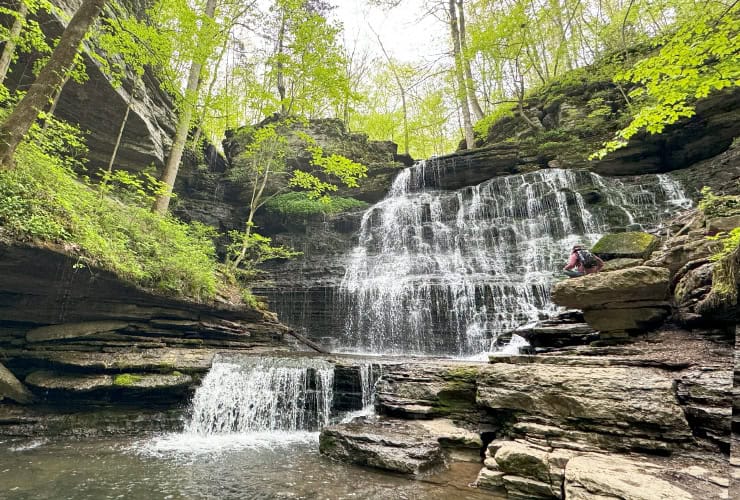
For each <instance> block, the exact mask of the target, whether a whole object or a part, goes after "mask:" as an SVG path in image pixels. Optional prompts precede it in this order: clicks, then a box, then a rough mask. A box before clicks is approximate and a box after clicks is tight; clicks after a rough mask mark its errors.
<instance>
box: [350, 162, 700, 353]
mask: <svg viewBox="0 0 740 500" xmlns="http://www.w3.org/2000/svg"><path fill="white" fill-rule="evenodd" d="M452 167H453V168H454V165H453V166H452ZM449 168H450V166H449V165H440V164H435V163H434V162H422V163H420V164H417V165H415V166H413V167H410V168H407V169H405V170H403V171H401V172H400V173H399V174H398V176H397V177H396V179H395V181H394V183H393V185H392V187H391V189H390V191H389V193H388V195H387V196H386V198H385V199H383V200H382V201H380V202H379V203H377V204H376V205H374V206H373V207H371V208H370V209H368V210H367V211H366V212H365V213H364V215H363V218H362V222H361V228H360V234H359V244H358V245H357V246H356V247H355V248H354V250H353V251H352V253H351V255H350V256H349V260H348V263H347V267H346V272H345V275H344V278H343V280H342V283H341V287H340V296H341V299H342V305H343V307H344V309H345V312H346V314H347V319H346V324H345V332H344V337H343V338H342V343H343V346H344V350H346V351H351V352H366V353H383V354H423V355H430V354H431V355H453V356H469V355H473V354H477V353H480V352H484V351H487V350H488V347H489V346H490V345H491V340H492V339H494V338H495V337H496V336H497V335H498V334H500V333H501V332H504V331H507V330H511V329H513V328H514V327H516V326H518V325H519V324H522V323H525V322H528V321H534V320H537V319H539V318H540V317H541V316H542V315H543V314H548V313H551V312H554V310H555V306H554V305H553V304H552V303H551V302H550V299H549V290H550V286H551V284H552V283H553V281H554V280H555V279H556V277H557V275H558V272H559V269H560V268H562V266H563V264H564V261H565V259H566V257H567V256H568V254H569V250H570V247H571V246H572V245H573V244H576V243H582V244H586V245H590V244H593V243H595V242H596V240H597V239H598V238H599V237H600V236H601V235H602V234H603V233H605V232H609V231H614V230H624V229H643V228H644V229H648V228H651V227H655V226H657V225H658V224H659V223H660V221H661V220H662V219H664V218H665V217H666V216H667V215H669V214H670V213H671V212H673V211H675V208H676V206H678V205H682V206H683V204H685V203H686V202H685V201H683V200H685V199H686V198H685V195H684V194H683V191H682V190H681V189H680V186H679V185H678V184H677V183H676V182H675V181H673V180H672V179H671V178H670V177H668V176H642V177H639V178H638V177H634V178H625V179H623V180H621V181H618V180H613V179H607V178H602V177H600V176H599V175H597V174H594V173H592V172H589V171H586V170H562V169H547V170H539V171H536V172H532V173H528V174H521V175H510V176H503V177H496V178H493V179H491V180H489V181H486V182H483V183H481V184H479V185H476V186H472V187H466V188H463V189H459V190H457V191H445V190H441V189H437V188H435V185H436V180H437V179H439V178H441V176H442V175H444V173H445V170H446V169H449Z"/></svg>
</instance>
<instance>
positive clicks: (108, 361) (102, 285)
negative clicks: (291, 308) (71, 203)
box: [0, 242, 296, 434]
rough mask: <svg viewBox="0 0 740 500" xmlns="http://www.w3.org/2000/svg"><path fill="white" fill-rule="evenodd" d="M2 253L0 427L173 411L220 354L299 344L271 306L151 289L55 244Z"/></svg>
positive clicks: (14, 429)
mask: <svg viewBox="0 0 740 500" xmlns="http://www.w3.org/2000/svg"><path fill="white" fill-rule="evenodd" d="M0 257H1V258H0V275H2V277H3V279H2V280H1V282H0V318H2V319H1V320H0V362H1V363H2V365H3V366H4V367H3V368H0V399H2V403H0V433H4V434H8V433H10V434H15V433H22V434H26V433H29V432H31V433H33V432H35V431H34V429H36V431H39V427H38V426H39V425H40V426H42V427H43V426H47V425H48V426H52V427H53V426H54V425H57V424H58V425H71V426H75V425H82V424H81V422H80V421H75V420H74V419H72V420H70V417H69V416H68V413H69V412H72V413H77V412H82V413H85V412H86V411H87V412H89V413H90V415H91V418H94V422H95V423H94V425H98V426H101V427H103V428H105V427H108V426H110V427H112V428H116V427H117V426H118V424H119V423H121V422H125V418H124V417H122V416H121V412H122V411H124V410H125V411H128V412H131V411H133V412H134V413H136V412H137V411H142V412H164V414H165V415H170V414H171V415H173V418H179V416H180V415H181V412H182V411H183V409H184V407H185V405H186V404H187V402H188V396H189V394H191V392H192V390H193V389H194V387H195V386H196V385H197V384H198V382H199V381H200V378H201V377H202V376H203V375H204V374H205V373H206V372H207V371H208V370H209V368H210V366H211V362H212V360H213V357H214V356H215V355H216V353H218V352H224V351H228V352H235V353H245V354H249V353H261V352H266V351H275V350H293V349H295V347H296V346H295V342H294V341H293V340H294V339H292V337H290V335H289V333H290V331H289V329H288V328H287V327H285V326H284V325H282V324H280V323H279V322H278V321H277V319H276V318H275V316H274V315H273V314H271V313H264V312H261V311H257V310H253V309H249V308H246V307H244V306H236V305H233V304H230V303H228V302H226V301H221V302H216V303H210V304H204V303H195V302H190V301H185V300H179V299H174V298H167V297H163V296H160V295H156V294H153V293H150V292H148V291H146V290H143V289H140V288H136V287H134V286H132V285H130V284H128V283H126V282H123V281H121V280H120V279H119V278H117V277H116V276H114V275H112V274H110V273H108V272H106V271H101V270H99V269H95V268H92V267H89V266H82V265H79V262H78V261H76V259H75V258H74V257H73V256H71V254H68V253H66V252H65V251H64V249H63V248H55V247H39V246H23V245H19V244H17V243H9V242H2V243H0ZM18 404H22V405H30V406H27V407H26V408H21V407H20V406H18ZM45 408H48V409H49V411H45V410H44V409H45ZM101 408H102V409H106V408H107V410H106V411H107V412H108V414H107V415H106V413H105V412H103V413H100V410H101ZM126 409H127V410H126ZM93 410H96V411H93ZM125 411H124V413H125ZM173 411H174V413H172V412H173ZM49 412H51V413H49ZM50 415H51V416H50ZM96 415H97V416H96ZM150 423H151V425H152V426H155V427H156V426H158V425H165V424H164V423H163V422H162V417H161V416H160V417H158V418H153V419H152V420H151V422H150ZM87 425H90V422H87ZM140 425H141V426H142V427H144V428H145V427H146V421H145V422H143V423H142V422H140ZM83 427H85V426H83ZM124 427H126V426H124ZM81 432H82V431H81Z"/></svg>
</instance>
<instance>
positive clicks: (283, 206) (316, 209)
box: [265, 191, 368, 218]
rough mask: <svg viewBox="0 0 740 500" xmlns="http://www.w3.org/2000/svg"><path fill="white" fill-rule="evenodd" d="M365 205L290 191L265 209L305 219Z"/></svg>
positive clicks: (342, 199)
mask: <svg viewBox="0 0 740 500" xmlns="http://www.w3.org/2000/svg"><path fill="white" fill-rule="evenodd" d="M367 206H368V205H367V203H365V202H364V201H360V200H357V199H355V198H345V197H341V196H331V197H326V198H320V199H315V198H310V197H309V196H308V195H307V194H306V193H303V192H300V191H291V192H288V193H284V194H280V195H277V196H275V197H274V198H272V199H271V200H269V201H268V202H267V203H265V208H266V209H267V210H268V211H270V212H273V213H276V214H280V215H282V216H284V217H287V218H293V217H297V218H306V217H311V216H313V215H319V214H326V215H332V214H338V213H342V212H349V211H351V210H360V209H365V208H367Z"/></svg>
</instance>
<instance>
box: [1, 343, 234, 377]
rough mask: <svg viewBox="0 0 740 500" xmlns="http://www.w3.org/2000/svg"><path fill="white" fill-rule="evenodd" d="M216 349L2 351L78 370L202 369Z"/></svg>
mask: <svg viewBox="0 0 740 500" xmlns="http://www.w3.org/2000/svg"><path fill="white" fill-rule="evenodd" d="M219 352H223V349H195V348H194V349H186V348H168V349H145V350H140V351H132V350H127V351H118V352H85V351H47V350H30V349H29V350H17V351H6V352H5V353H4V356H5V357H6V358H16V359H23V360H26V361H40V362H44V363H51V364H53V365H59V366H63V367H68V368H72V369H78V370H79V369H81V370H98V371H115V372H121V371H175V370H177V371H181V372H205V371H208V369H209V368H210V367H211V363H212V361H213V357H214V356H215V355H216V354H217V353H219Z"/></svg>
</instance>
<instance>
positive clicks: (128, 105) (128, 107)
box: [108, 93, 134, 174]
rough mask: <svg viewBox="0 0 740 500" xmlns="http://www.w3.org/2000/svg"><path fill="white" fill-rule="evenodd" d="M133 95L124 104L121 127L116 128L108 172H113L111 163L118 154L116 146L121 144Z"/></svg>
mask: <svg viewBox="0 0 740 500" xmlns="http://www.w3.org/2000/svg"><path fill="white" fill-rule="evenodd" d="M133 101H134V96H133V93H132V94H131V97H130V99H129V101H128V104H127V105H126V112H125V113H124V114H123V120H121V127H120V128H119V129H118V137H117V138H116V145H115V146H113V153H112V154H111V155H110V161H109V162H108V173H109V174H110V173H111V172H113V164H114V163H115V162H116V155H118V148H119V147H120V146H121V138H122V137H123V130H124V129H125V128H126V122H128V115H129V113H130V112H131V104H133Z"/></svg>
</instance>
